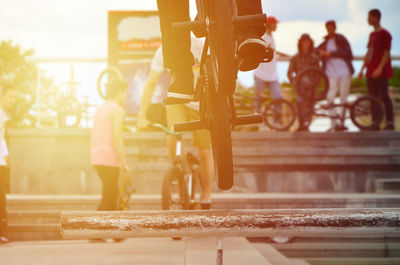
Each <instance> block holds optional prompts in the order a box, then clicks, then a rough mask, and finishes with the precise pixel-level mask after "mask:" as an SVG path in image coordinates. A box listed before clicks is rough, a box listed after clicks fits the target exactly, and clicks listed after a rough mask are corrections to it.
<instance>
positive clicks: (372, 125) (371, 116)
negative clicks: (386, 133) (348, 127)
mask: <svg viewBox="0 0 400 265" xmlns="http://www.w3.org/2000/svg"><path fill="white" fill-rule="evenodd" d="M350 118H351V121H352V122H353V123H354V125H355V126H357V127H358V128H359V129H360V130H378V129H379V125H380V124H381V122H382V119H383V107H382V105H381V103H380V102H379V101H378V100H377V99H376V98H374V97H371V96H362V97H360V98H358V99H357V100H356V101H354V103H353V104H352V106H351V109H350Z"/></svg>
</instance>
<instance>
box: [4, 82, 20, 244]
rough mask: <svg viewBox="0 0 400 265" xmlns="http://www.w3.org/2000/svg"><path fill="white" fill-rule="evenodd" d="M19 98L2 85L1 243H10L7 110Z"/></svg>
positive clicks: (8, 87)
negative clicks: (8, 230)
mask: <svg viewBox="0 0 400 265" xmlns="http://www.w3.org/2000/svg"><path fill="white" fill-rule="evenodd" d="M17 98H18V90H17V89H16V88H15V87H13V86H10V85H2V86H1V98H0V145H1V146H0V244H5V243H8V242H9V240H8V239H7V211H6V191H7V187H6V185H7V184H6V183H7V181H6V175H5V170H6V167H7V162H8V149H7V144H6V141H5V139H4V137H5V127H4V124H5V122H6V112H9V111H11V110H12V109H13V107H14V105H15V102H16V101H17Z"/></svg>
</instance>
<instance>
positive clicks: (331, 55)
mask: <svg viewBox="0 0 400 265" xmlns="http://www.w3.org/2000/svg"><path fill="white" fill-rule="evenodd" d="M325 27H326V30H327V32H328V35H327V36H325V40H324V42H322V43H321V44H320V45H319V46H318V48H317V50H318V52H319V53H320V55H321V56H322V62H323V68H324V70H325V73H326V75H327V76H328V79H329V91H328V94H327V96H326V99H327V101H328V104H333V103H334V100H335V97H336V94H337V93H338V92H339V94H340V103H341V104H345V103H346V101H347V96H348V94H349V91H350V84H351V77H352V75H353V73H354V67H353V65H352V59H353V53H352V51H351V47H350V44H349V42H348V41H347V39H346V38H345V37H344V36H343V35H341V34H338V33H336V22H335V21H333V20H329V21H327V22H326V24H325ZM344 111H345V108H342V110H341V115H340V117H341V119H340V124H336V122H337V119H336V118H331V128H330V129H329V130H328V131H329V132H334V131H344V130H346V129H347V128H346V127H345V125H344ZM330 115H331V116H332V117H334V116H336V115H337V114H336V111H335V109H334V108H331V109H330Z"/></svg>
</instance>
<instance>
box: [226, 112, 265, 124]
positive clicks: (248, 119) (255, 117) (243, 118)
mask: <svg viewBox="0 0 400 265" xmlns="http://www.w3.org/2000/svg"><path fill="white" fill-rule="evenodd" d="M262 122H263V116H262V115H261V114H251V115H240V116H236V119H235V120H233V125H247V124H255V123H262Z"/></svg>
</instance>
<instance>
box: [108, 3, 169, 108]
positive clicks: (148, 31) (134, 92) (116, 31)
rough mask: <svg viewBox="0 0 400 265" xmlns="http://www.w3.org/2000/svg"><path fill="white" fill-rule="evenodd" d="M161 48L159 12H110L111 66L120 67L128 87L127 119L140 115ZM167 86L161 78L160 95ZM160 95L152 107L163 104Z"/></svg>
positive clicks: (109, 61) (109, 56)
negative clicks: (159, 48)
mask: <svg viewBox="0 0 400 265" xmlns="http://www.w3.org/2000/svg"><path fill="white" fill-rule="evenodd" d="M159 46H161V33H160V21H159V17H158V13H157V11H134V10H133V11H109V12H108V64H109V66H116V67H118V68H119V69H120V71H121V73H122V75H123V77H124V79H125V80H126V81H127V82H128V83H129V88H128V93H127V99H126V104H125V109H126V112H127V114H128V115H135V114H137V113H138V112H139V107H140V99H141V97H142V94H143V88H144V85H145V83H146V81H147V77H148V75H149V72H150V64H151V61H152V58H153V56H154V53H155V51H156V50H157V48H158V47H159ZM165 85H168V81H167V80H165V78H162V79H161V80H160V83H159V84H158V87H157V90H159V91H161V90H162V86H165ZM157 90H156V91H157ZM157 94H159V93H157V92H156V93H155V98H153V103H157V101H160V102H161V100H162V99H161V97H160V98H159V99H158V98H157V96H156V95H157ZM154 101H156V102H154Z"/></svg>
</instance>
